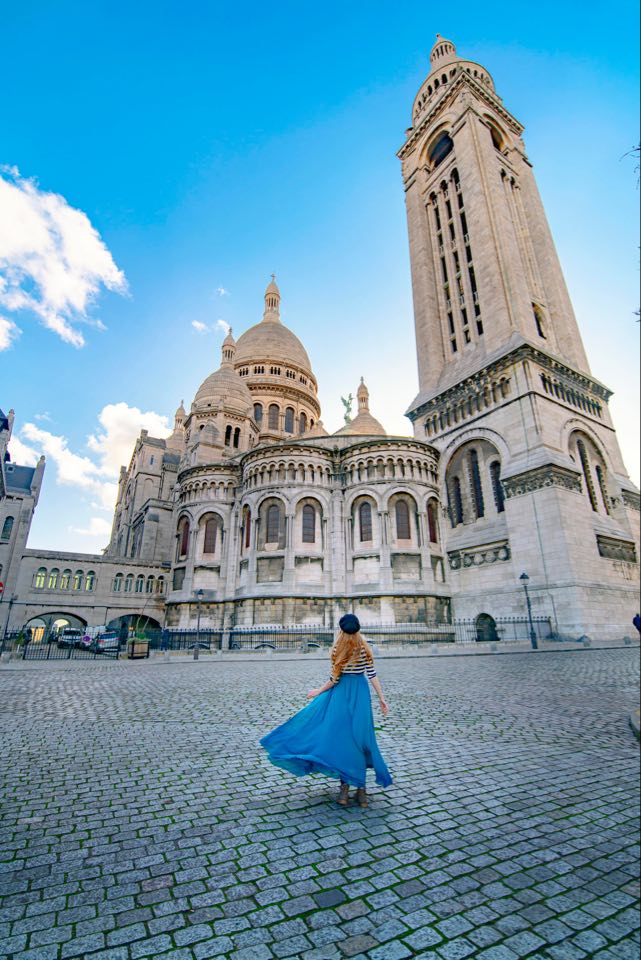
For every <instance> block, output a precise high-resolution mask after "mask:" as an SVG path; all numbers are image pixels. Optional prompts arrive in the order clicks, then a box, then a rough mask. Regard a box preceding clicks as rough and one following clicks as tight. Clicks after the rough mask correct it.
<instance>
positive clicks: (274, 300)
mask: <svg viewBox="0 0 641 960" xmlns="http://www.w3.org/2000/svg"><path fill="white" fill-rule="evenodd" d="M263 320H268V321H271V322H272V323H280V290H279V289H278V284H277V283H276V275H275V274H274V273H272V279H271V282H270V283H269V284H268V285H267V289H266V290H265V312H264V313H263Z"/></svg>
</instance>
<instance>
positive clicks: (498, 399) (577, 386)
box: [407, 343, 612, 438]
mask: <svg viewBox="0 0 641 960" xmlns="http://www.w3.org/2000/svg"><path fill="white" fill-rule="evenodd" d="M524 360H530V361H532V363H534V364H537V365H538V367H539V368H542V370H541V383H542V385H543V389H544V390H545V392H546V393H548V394H553V395H554V396H555V397H558V399H560V400H561V401H562V402H564V403H566V404H568V406H573V407H579V408H580V409H581V410H583V411H585V413H586V414H587V415H588V416H594V417H601V416H602V408H603V405H604V404H607V403H608V401H609V399H610V397H611V396H612V391H610V390H608V389H607V387H604V386H603V384H602V383H599V382H598V380H593V379H592V378H591V377H588V376H587V375H586V374H584V373H580V372H579V371H578V370H573V369H572V367H569V366H567V364H564V363H562V362H561V361H560V360H557V359H556V357H552V356H550V354H548V353H545V352H544V351H543V350H537V349H536V348H535V347H534V346H532V345H531V344H529V343H524V344H521V346H519V347H517V348H516V349H515V350H510V351H509V352H508V353H506V354H504V356H502V357H499V358H498V359H497V360H495V361H494V362H492V363H489V364H488V365H487V366H486V367H483V368H482V369H481V370H478V371H477V372H476V373H474V374H472V375H471V376H469V377H466V378H465V380H463V381H461V382H460V383H457V384H456V385H455V386H453V387H450V388H449V389H448V390H445V391H444V392H443V393H440V394H438V395H437V396H435V397H433V398H432V399H431V400H428V401H426V402H425V403H421V404H419V405H418V406H417V407H415V408H414V409H412V410H408V412H407V416H408V417H409V418H410V420H411V421H412V422H414V421H415V420H418V419H419V418H422V417H425V432H426V434H427V435H428V436H429V437H430V438H431V437H433V436H436V435H437V434H439V433H441V432H442V431H445V430H447V429H451V428H452V427H455V426H457V425H458V424H459V423H462V422H465V421H466V420H468V419H470V418H473V417H475V416H476V414H478V413H482V412H484V411H485V410H487V409H489V408H490V407H493V406H498V405H499V404H501V403H502V402H503V401H504V400H506V399H507V398H508V397H509V396H510V394H511V386H512V371H513V369H514V367H515V366H516V365H517V364H518V363H522V362H523V361H524ZM543 371H547V372H546V373H544V372H543Z"/></svg>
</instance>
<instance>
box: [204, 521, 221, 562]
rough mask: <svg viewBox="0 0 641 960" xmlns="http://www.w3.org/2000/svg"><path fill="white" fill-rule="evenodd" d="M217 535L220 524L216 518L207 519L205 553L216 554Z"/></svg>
mask: <svg viewBox="0 0 641 960" xmlns="http://www.w3.org/2000/svg"><path fill="white" fill-rule="evenodd" d="M217 533H218V522H217V520H216V517H207V519H206V520H205V533H204V536H203V553H216V534H217Z"/></svg>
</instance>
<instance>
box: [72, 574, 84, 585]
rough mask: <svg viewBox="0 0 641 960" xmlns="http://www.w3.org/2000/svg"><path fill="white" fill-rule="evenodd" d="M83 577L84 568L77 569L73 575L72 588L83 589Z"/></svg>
mask: <svg viewBox="0 0 641 960" xmlns="http://www.w3.org/2000/svg"><path fill="white" fill-rule="evenodd" d="M82 579H83V573H82V570H76V572H75V573H74V575H73V584H72V588H73V589H74V590H82Z"/></svg>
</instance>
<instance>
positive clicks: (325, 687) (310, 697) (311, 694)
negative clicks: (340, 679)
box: [307, 678, 336, 700]
mask: <svg viewBox="0 0 641 960" xmlns="http://www.w3.org/2000/svg"><path fill="white" fill-rule="evenodd" d="M334 686H336V683H335V681H334V680H332V679H331V678H330V679H329V680H328V681H327V682H326V683H324V684H323V686H322V687H318V688H317V689H315V690H310V691H309V693H308V694H307V699H308V700H313V698H314V697H317V696H318V695H319V694H321V693H325V691H326V690H329V689H330V688H331V687H334Z"/></svg>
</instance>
